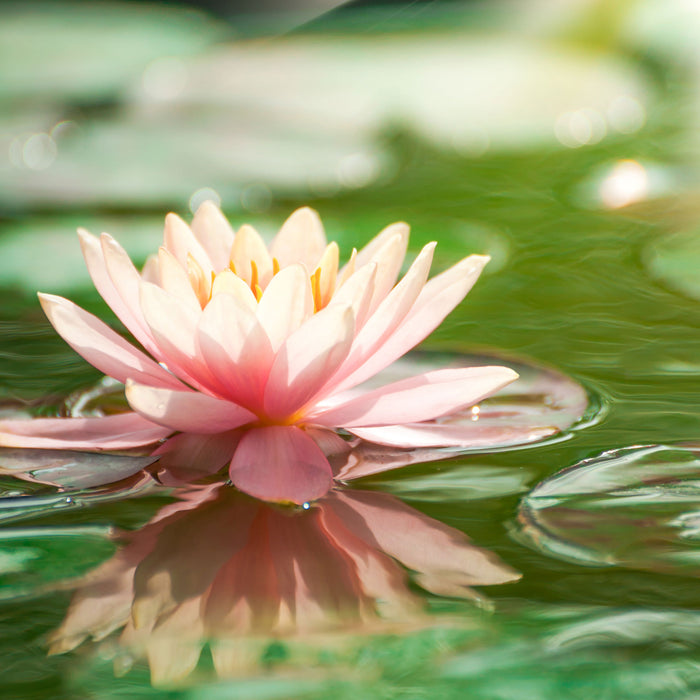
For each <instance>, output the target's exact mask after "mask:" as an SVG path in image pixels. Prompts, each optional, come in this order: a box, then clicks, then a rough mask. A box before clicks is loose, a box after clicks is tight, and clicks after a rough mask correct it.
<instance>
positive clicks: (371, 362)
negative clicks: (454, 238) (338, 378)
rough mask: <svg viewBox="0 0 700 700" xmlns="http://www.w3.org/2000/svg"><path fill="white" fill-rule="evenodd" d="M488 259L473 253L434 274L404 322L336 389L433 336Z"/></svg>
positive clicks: (368, 374)
mask: <svg viewBox="0 0 700 700" xmlns="http://www.w3.org/2000/svg"><path fill="white" fill-rule="evenodd" d="M488 261H489V258H488V257H487V256H484V255H470V256H469V257H467V258H464V260H462V261H461V262H459V263H457V264H456V265H454V266H453V267H451V268H449V269H448V270H445V272H443V273H441V274H439V275H438V276H437V277H433V279H431V280H430V281H429V282H428V283H427V284H426V285H425V287H423V291H422V292H421V293H420V295H419V296H418V299H417V300H416V303H415V304H414V305H413V308H412V309H411V310H410V311H409V312H408V314H407V315H406V317H405V318H404V320H403V321H402V322H401V325H400V326H399V327H398V328H397V329H396V330H395V331H394V332H393V333H392V334H391V335H390V336H389V337H388V338H387V340H386V341H385V342H384V343H383V344H382V345H381V346H380V347H379V348H377V349H376V350H375V352H374V353H373V354H372V355H371V356H370V357H369V359H368V360H367V361H366V362H365V363H364V364H363V365H361V366H360V367H359V368H358V369H357V370H355V371H354V372H353V373H352V374H351V375H350V376H349V377H347V378H346V379H344V380H343V381H342V382H341V383H340V385H338V386H336V387H335V388H334V390H335V391H343V390H345V389H348V388H350V387H353V386H356V385H357V384H360V383H361V382H364V381H365V380H366V379H369V378H370V377H372V376H374V375H375V374H376V373H377V372H380V371H381V370H383V369H384V368H385V367H387V366H389V365H390V364H391V363H392V362H394V360H397V359H398V358H399V357H401V356H402V355H405V354H406V353H407V352H408V351H409V350H410V349H411V348H413V347H414V346H415V345H417V344H418V343H420V342H421V341H422V340H424V339H425V338H426V337H427V336H428V335H430V334H431V333H432V332H433V331H434V330H435V329H436V328H437V327H438V326H439V325H440V324H441V323H442V321H443V320H444V319H445V317H446V316H447V314H449V313H450V311H452V310H453V309H454V308H455V306H457V304H459V302H460V301H462V299H464V297H465V296H466V295H467V292H468V291H469V290H470V289H471V288H472V287H473V286H474V283H475V282H476V280H477V279H478V277H479V275H480V274H481V271H482V270H483V269H484V266H485V265H486V263H487V262H488Z"/></svg>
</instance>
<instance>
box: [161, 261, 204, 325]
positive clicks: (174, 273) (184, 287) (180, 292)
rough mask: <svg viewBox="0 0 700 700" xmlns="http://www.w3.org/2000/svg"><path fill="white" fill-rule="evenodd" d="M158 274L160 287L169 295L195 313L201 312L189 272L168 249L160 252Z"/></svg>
mask: <svg viewBox="0 0 700 700" xmlns="http://www.w3.org/2000/svg"><path fill="white" fill-rule="evenodd" d="M158 272H159V278H160V279H159V283H160V286H161V287H162V288H163V289H164V290H165V291H166V292H168V294H172V295H173V296H174V297H176V298H177V299H179V300H180V301H181V302H182V303H183V304H184V305H185V306H188V307H190V308H191V309H192V310H193V311H194V312H195V313H197V312H198V311H200V310H201V308H202V307H201V306H200V303H199V299H198V298H197V295H196V294H195V293H194V289H193V288H192V283H191V282H190V277H189V275H188V274H187V270H185V268H184V267H182V265H180V262H179V261H178V259H177V258H176V257H175V256H174V255H173V254H172V253H171V252H170V251H169V250H168V249H167V248H160V250H159V251H158Z"/></svg>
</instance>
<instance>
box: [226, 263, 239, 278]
mask: <svg viewBox="0 0 700 700" xmlns="http://www.w3.org/2000/svg"><path fill="white" fill-rule="evenodd" d="M228 267H229V270H231V272H233V274H234V275H236V274H238V273H237V272H236V265H235V263H234V262H233V260H230V261H229V264H228Z"/></svg>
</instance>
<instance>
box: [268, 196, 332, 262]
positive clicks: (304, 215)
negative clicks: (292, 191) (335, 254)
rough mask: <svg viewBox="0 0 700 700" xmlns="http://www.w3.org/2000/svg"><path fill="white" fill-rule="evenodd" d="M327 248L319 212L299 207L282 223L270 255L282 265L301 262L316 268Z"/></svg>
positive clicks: (271, 246)
mask: <svg viewBox="0 0 700 700" xmlns="http://www.w3.org/2000/svg"><path fill="white" fill-rule="evenodd" d="M325 249H326V234H325V233H324V231H323V224H322V223H321V219H320V218H319V216H318V214H317V213H316V212H315V211H314V210H313V209H309V207H302V208H301V209H297V210H296V211H295V212H293V213H292V215H291V216H290V217H289V218H288V219H287V220H286V221H285V222H284V224H282V228H281V229H280V231H279V233H278V234H277V236H276V237H275V239H274V240H273V241H272V244H271V245H270V255H271V256H272V257H274V258H277V260H278V261H279V263H280V265H281V266H282V267H286V266H287V265H291V264H293V263H301V264H302V265H304V266H305V267H306V269H307V270H315V269H316V265H318V261H319V260H320V259H321V256H322V255H323V252H324V251H325Z"/></svg>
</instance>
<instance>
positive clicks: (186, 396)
mask: <svg viewBox="0 0 700 700" xmlns="http://www.w3.org/2000/svg"><path fill="white" fill-rule="evenodd" d="M126 398H127V401H128V402H129V405H130V406H131V408H133V409H134V411H137V412H138V413H139V414H141V415H142V416H143V417H144V418H146V419H148V420H150V421H152V422H153V423H157V424H158V425H163V426H166V427H168V428H170V429H171V430H180V431H182V432H185V433H202V434H208V433H221V432H224V431H226V430H232V429H233V428H238V427H239V426H241V425H245V424H246V423H250V422H252V421H254V420H257V417H256V416H255V415H253V414H252V413H250V411H247V410H246V409H245V408H243V407H241V406H238V405H236V404H235V403H231V402H230V401H224V400H223V399H215V398H214V397H212V396H207V395H206V394H200V393H199V392H196V391H171V390H170V389H156V388H154V387H150V386H145V385H143V384H136V383H135V382H127V385H126Z"/></svg>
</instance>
